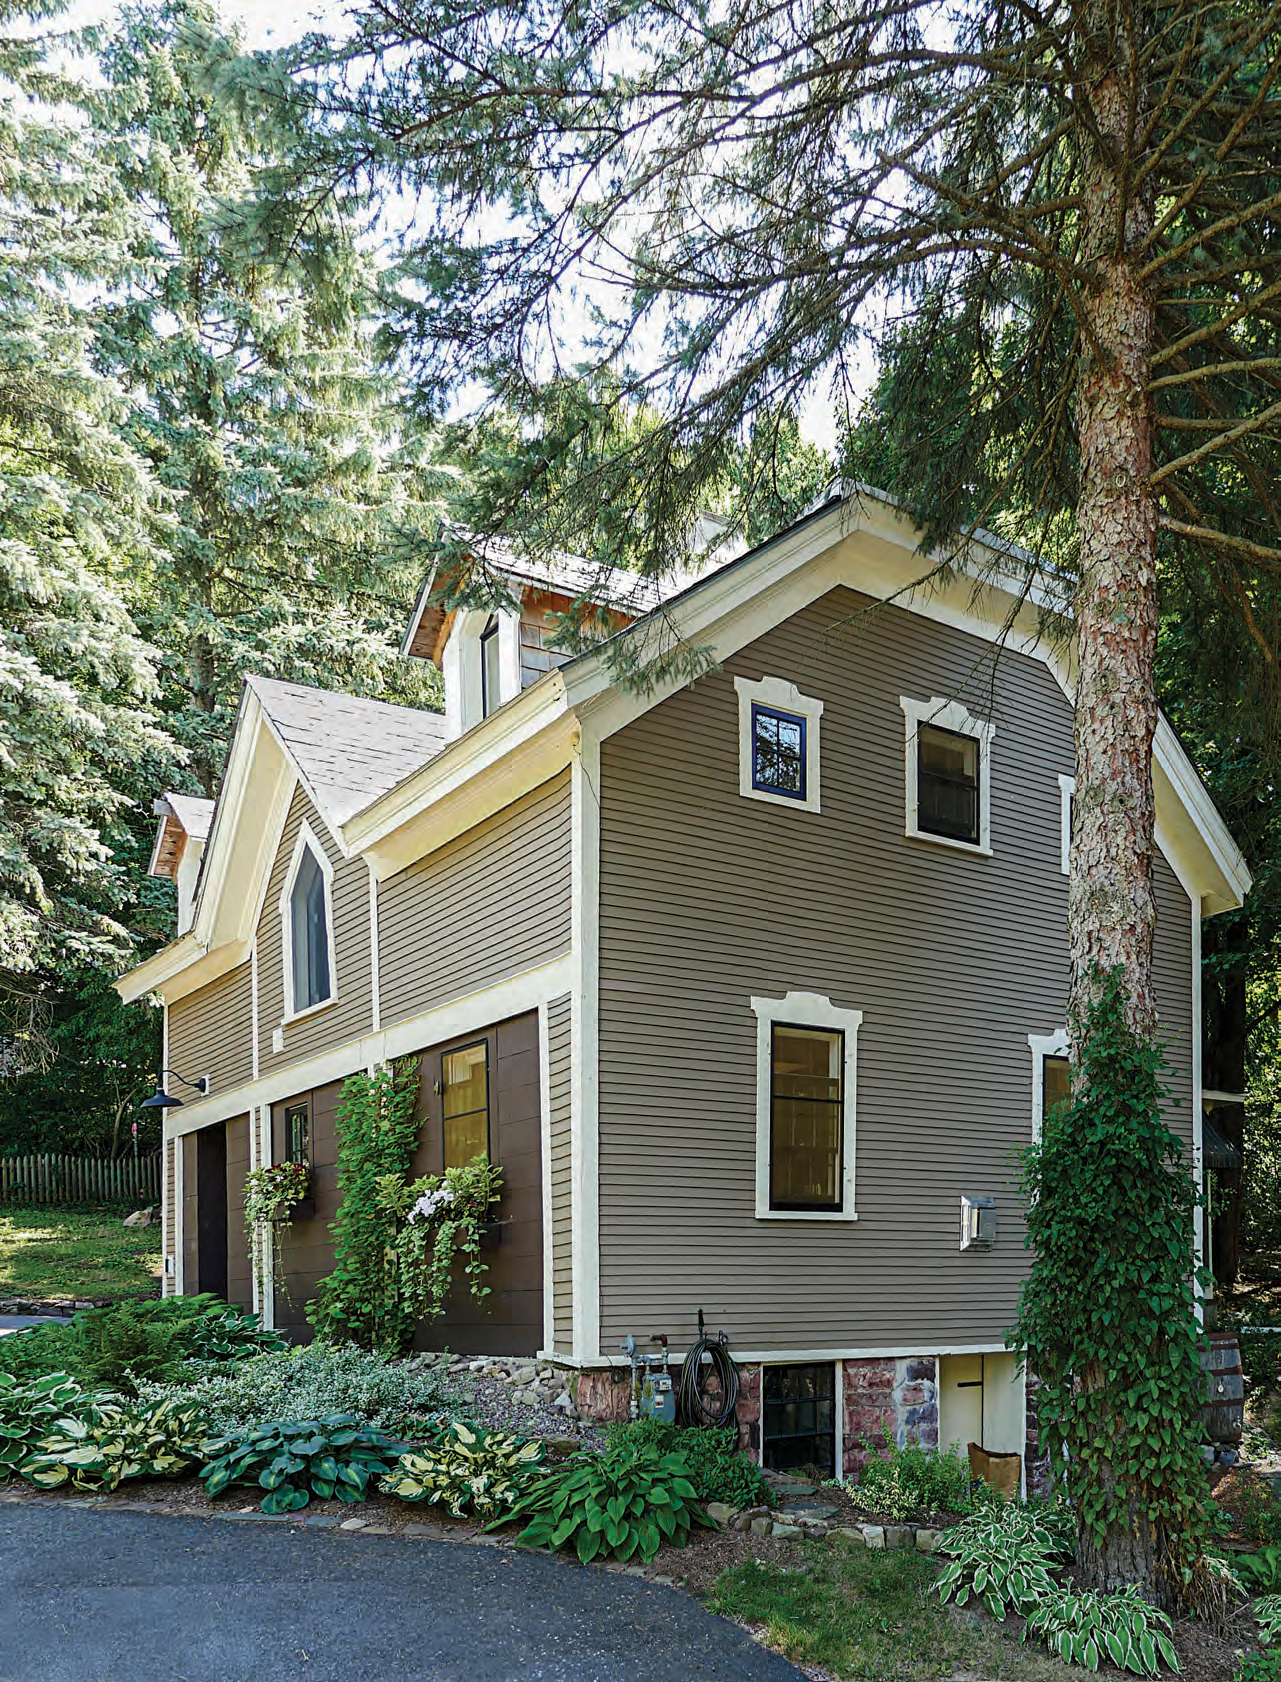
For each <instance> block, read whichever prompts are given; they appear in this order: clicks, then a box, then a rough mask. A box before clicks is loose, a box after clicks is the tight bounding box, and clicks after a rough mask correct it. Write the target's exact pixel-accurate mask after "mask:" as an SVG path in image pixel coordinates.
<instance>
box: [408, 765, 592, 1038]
mask: <svg viewBox="0 0 1281 1682" xmlns="http://www.w3.org/2000/svg"><path fill="white" fill-rule="evenodd" d="M569 803H570V797H569V773H568V771H565V772H563V773H561V774H560V775H559V776H556V777H553V778H552V779H551V781H550V782H546V783H544V784H543V785H542V786H541V787H540V788H536V789H534V790H532V792H531V793H529V794H527V795H525V796H523V797H522V798H521V799H520V800H517V801H515V802H514V803H513V804H512V805H511V806H508V807H506V808H505V809H504V810H503V811H501V812H499V813H497V814H496V815H495V816H494V817H492V818H490V819H488V820H487V821H486V822H485V823H483V824H479V825H478V826H477V827H476V828H475V829H472V830H468V831H467V833H466V834H465V835H461V836H459V837H458V838H457V840H455V841H451V842H450V843H449V844H448V845H447V846H445V847H441V848H440V849H439V850H438V851H437V852H434V853H432V854H431V856H430V857H429V858H425V859H421V860H420V861H419V862H418V863H416V864H412V865H410V866H409V867H408V869H406V870H402V871H401V872H400V873H399V875H397V876H393V877H391V878H390V879H389V880H388V881H386V882H384V883H382V884H381V885H380V887H379V890H378V961H379V977H380V982H381V992H382V1021H383V1025H384V1026H386V1025H387V1024H389V1023H392V1022H398V1021H403V1019H404V1018H405V1017H407V1016H415V1015H417V1014H418V1012H419V1011H422V1010H428V1009H430V1008H431V1007H432V1006H433V1005H437V1004H441V1003H443V1002H444V1001H445V1000H447V999H452V998H459V997H461V996H463V995H464V994H467V993H473V992H476V991H477V990H478V989H480V988H482V987H491V986H493V985H494V984H495V983H496V982H499V981H503V980H506V979H507V978H508V977H510V976H513V975H519V974H520V973H521V972H522V971H524V970H527V969H532V968H533V967H534V966H535V965H536V964H541V963H547V962H548V961H550V960H551V959H552V958H556V957H559V956H560V954H561V953H563V952H565V951H567V950H568V948H569V939H570V864H569Z"/></svg>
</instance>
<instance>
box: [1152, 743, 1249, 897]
mask: <svg viewBox="0 0 1281 1682" xmlns="http://www.w3.org/2000/svg"><path fill="white" fill-rule="evenodd" d="M1152 774H1153V780H1154V783H1155V785H1156V798H1157V811H1158V813H1160V815H1161V818H1162V822H1163V827H1164V829H1165V831H1166V833H1167V834H1168V835H1169V837H1170V839H1171V841H1172V843H1173V844H1174V845H1175V846H1176V847H1181V848H1183V849H1184V850H1185V851H1186V854H1187V855H1188V861H1189V866H1190V868H1189V872H1188V873H1189V875H1190V876H1191V877H1192V880H1193V882H1194V883H1195V884H1196V886H1197V888H1198V889H1199V891H1200V896H1201V899H1202V901H1203V909H1204V912H1205V915H1206V916H1209V917H1212V916H1214V915H1216V914H1217V913H1218V912H1220V911H1231V910H1233V909H1235V907H1236V906H1238V905H1240V904H1241V902H1242V901H1243V900H1244V899H1245V896H1246V894H1248V893H1249V891H1250V886H1251V877H1250V871H1249V867H1248V866H1247V865H1246V862H1245V858H1244V857H1243V855H1242V852H1241V849H1240V848H1239V847H1238V846H1237V844H1236V842H1235V841H1234V840H1233V838H1232V834H1231V831H1230V830H1229V829H1228V826H1227V825H1226V824H1225V823H1224V821H1223V819H1222V818H1221V817H1220V816H1219V813H1218V810H1217V808H1216V807H1215V804H1214V802H1213V800H1211V798H1210V796H1209V795H1208V794H1207V793H1206V790H1205V785H1204V783H1202V781H1201V779H1200V777H1198V776H1197V773H1196V769H1195V767H1194V766H1193V764H1192V762H1191V760H1190V759H1189V758H1188V756H1187V754H1186V753H1185V752H1184V748H1183V744H1182V742H1180V740H1179V738H1178V737H1177V736H1176V735H1175V733H1174V730H1173V728H1172V726H1171V725H1170V722H1169V720H1168V719H1167V718H1165V717H1164V715H1163V716H1161V717H1160V718H1158V720H1157V727H1156V737H1155V740H1154V741H1153V744H1152ZM1163 808H1164V810H1163Z"/></svg>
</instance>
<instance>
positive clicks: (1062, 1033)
mask: <svg viewBox="0 0 1281 1682" xmlns="http://www.w3.org/2000/svg"><path fill="white" fill-rule="evenodd" d="M1027 1043H1028V1049H1029V1051H1031V1053H1032V1143H1033V1144H1034V1145H1039V1144H1040V1142H1041V1130H1042V1128H1043V1127H1044V1125H1045V1059H1046V1058H1047V1057H1066V1056H1067V1055H1068V1052H1069V1050H1070V1049H1071V1044H1070V1041H1069V1039H1068V1031H1067V1029H1066V1028H1056V1029H1055V1030H1054V1032H1053V1033H1052V1034H1029V1035H1028V1037H1027Z"/></svg>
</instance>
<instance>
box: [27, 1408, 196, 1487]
mask: <svg viewBox="0 0 1281 1682" xmlns="http://www.w3.org/2000/svg"><path fill="white" fill-rule="evenodd" d="M208 1436H209V1429H208V1425H207V1424H206V1422H205V1420H204V1419H203V1418H202V1417H201V1415H200V1414H199V1412H198V1411H197V1410H196V1409H195V1408H191V1407H180V1406H177V1405H176V1404H174V1403H172V1402H161V1403H160V1404H159V1406H156V1407H139V1406H137V1405H136V1404H134V1405H130V1404H125V1405H123V1406H121V1405H119V1404H117V1403H115V1402H93V1403H91V1404H90V1405H89V1406H88V1407H87V1408H86V1409H85V1412H84V1417H82V1418H79V1419H72V1418H65V1417H64V1418H62V1419H59V1420H58V1422H57V1423H56V1424H55V1425H54V1426H53V1427H52V1429H51V1430H50V1431H49V1432H48V1434H47V1435H45V1436H43V1437H42V1438H41V1439H40V1441H39V1443H37V1445H36V1449H35V1452H34V1453H33V1454H32V1455H31V1456H30V1457H29V1458H28V1459H27V1460H26V1461H25V1462H24V1463H23V1466H22V1475H23V1477H25V1478H27V1479H29V1480H30V1481H31V1482H32V1483H33V1484H35V1485H36V1487H37V1488H38V1489H59V1488H61V1487H62V1485H63V1484H64V1483H67V1482H70V1483H71V1485H72V1486H73V1488H75V1489H106V1490H111V1489H116V1488H117V1487H118V1486H119V1485H120V1484H121V1483H123V1482H124V1480H125V1479H126V1478H176V1477H178V1476H179V1475H180V1474H181V1473H183V1472H185V1471H186V1470H187V1469H188V1468H189V1467H190V1466H192V1465H195V1464H197V1463H198V1462H199V1461H200V1460H201V1459H202V1458H203V1454H204V1447H205V1444H206V1441H207V1439H208Z"/></svg>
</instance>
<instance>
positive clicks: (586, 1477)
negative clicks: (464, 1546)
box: [511, 1443, 712, 1565]
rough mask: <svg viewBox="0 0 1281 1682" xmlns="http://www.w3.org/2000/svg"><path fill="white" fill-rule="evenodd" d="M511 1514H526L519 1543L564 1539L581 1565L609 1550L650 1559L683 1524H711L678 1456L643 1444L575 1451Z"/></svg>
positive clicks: (677, 1540)
mask: <svg viewBox="0 0 1281 1682" xmlns="http://www.w3.org/2000/svg"><path fill="white" fill-rule="evenodd" d="M511 1516H512V1517H513V1518H518V1519H519V1518H523V1519H527V1520H528V1523H527V1524H526V1525H525V1528H524V1529H523V1530H522V1531H521V1533H520V1535H519V1536H518V1537H517V1538H516V1541H517V1543H518V1544H519V1545H521V1546H523V1547H530V1548H541V1547H546V1548H552V1549H556V1548H563V1547H566V1546H569V1545H570V1544H572V1545H573V1546H574V1548H575V1549H576V1550H577V1553H578V1557H579V1559H580V1560H581V1561H582V1562H583V1564H584V1565H587V1564H589V1563H590V1562H591V1561H592V1560H593V1559H596V1558H598V1557H607V1556H608V1555H610V1554H612V1555H613V1556H614V1558H615V1559H631V1558H632V1556H633V1555H635V1556H636V1557H637V1558H638V1559H643V1560H650V1559H653V1557H654V1555H655V1554H656V1553H657V1552H658V1550H659V1548H660V1547H661V1546H662V1545H663V1543H664V1542H670V1543H671V1544H672V1545H673V1546H674V1547H678V1548H681V1547H684V1545H685V1543H686V1542H687V1541H688V1540H689V1532H690V1526H691V1525H693V1524H707V1525H710V1524H711V1523H712V1521H711V1519H709V1518H708V1517H707V1515H706V1513H704V1511H703V1509H702V1508H701V1507H700V1506H699V1505H698V1498H697V1495H696V1493H695V1490H694V1485H693V1483H692V1482H691V1481H690V1476H689V1468H688V1466H687V1465H686V1463H685V1461H684V1460H682V1459H681V1457H680V1455H678V1454H661V1453H660V1452H659V1451H658V1449H657V1448H655V1447H653V1445H651V1444H649V1443H633V1444H628V1445H625V1446H623V1447H622V1448H620V1449H618V1450H617V1451H615V1452H611V1453H608V1454H577V1455H575V1456H574V1457H573V1459H572V1460H568V1461H566V1462H565V1464H564V1465H563V1466H562V1467H561V1468H560V1470H559V1471H557V1472H554V1473H552V1475H551V1476H550V1477H548V1478H546V1479H544V1480H543V1482H542V1484H541V1485H540V1486H539V1487H538V1488H537V1489H536V1490H534V1491H533V1492H532V1493H531V1494H529V1495H527V1496H525V1497H524V1499H523V1500H521V1501H519V1502H517V1504H516V1506H515V1508H514V1509H513V1512H512V1515H511Z"/></svg>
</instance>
